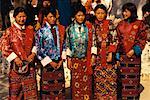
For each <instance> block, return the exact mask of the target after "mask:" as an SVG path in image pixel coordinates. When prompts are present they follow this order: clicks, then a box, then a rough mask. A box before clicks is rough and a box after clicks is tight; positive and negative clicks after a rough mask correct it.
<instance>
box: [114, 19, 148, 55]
mask: <svg viewBox="0 0 150 100" xmlns="http://www.w3.org/2000/svg"><path fill="white" fill-rule="evenodd" d="M145 29H146V27H145V25H144V23H143V22H142V21H140V20H136V21H134V22H132V23H128V22H127V21H121V22H120V23H119V25H118V27H117V34H118V38H119V39H118V40H119V46H118V48H117V52H118V53H121V54H126V53H128V52H129V51H130V50H131V49H133V50H134V52H135V54H136V55H140V54H141V51H142V50H143V49H144V47H145V44H146V38H147V34H146V32H145Z"/></svg>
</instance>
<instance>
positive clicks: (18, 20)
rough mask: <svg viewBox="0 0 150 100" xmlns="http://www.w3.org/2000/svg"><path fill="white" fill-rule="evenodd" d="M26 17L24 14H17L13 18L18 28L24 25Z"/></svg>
mask: <svg viewBox="0 0 150 100" xmlns="http://www.w3.org/2000/svg"><path fill="white" fill-rule="evenodd" d="M26 19H27V16H26V14H25V12H19V13H18V15H17V16H16V17H15V21H16V23H17V24H19V25H20V26H23V25H25V22H26Z"/></svg>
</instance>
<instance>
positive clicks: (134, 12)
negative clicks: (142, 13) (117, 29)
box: [122, 3, 138, 22]
mask: <svg viewBox="0 0 150 100" xmlns="http://www.w3.org/2000/svg"><path fill="white" fill-rule="evenodd" d="M126 9H127V10H129V11H130V12H131V16H130V17H129V18H128V19H127V20H130V22H134V21H135V20H136V19H137V18H138V16H137V8H136V5H135V4H133V3H126V4H124V5H123V7H122V12H124V11H125V10H126Z"/></svg>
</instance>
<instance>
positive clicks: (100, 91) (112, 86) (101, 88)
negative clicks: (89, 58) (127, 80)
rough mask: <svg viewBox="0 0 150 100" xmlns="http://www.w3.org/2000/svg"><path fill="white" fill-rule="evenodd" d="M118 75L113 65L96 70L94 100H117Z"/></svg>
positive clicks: (97, 67) (96, 68) (99, 67)
mask: <svg viewBox="0 0 150 100" xmlns="http://www.w3.org/2000/svg"><path fill="white" fill-rule="evenodd" d="M116 80H117V74H116V69H115V67H114V66H112V65H107V66H96V67H95V69H94V99H95V100H117V82H116Z"/></svg>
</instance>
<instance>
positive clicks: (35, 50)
mask: <svg viewBox="0 0 150 100" xmlns="http://www.w3.org/2000/svg"><path fill="white" fill-rule="evenodd" d="M32 52H33V53H35V54H37V48H36V46H33V48H32Z"/></svg>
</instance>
